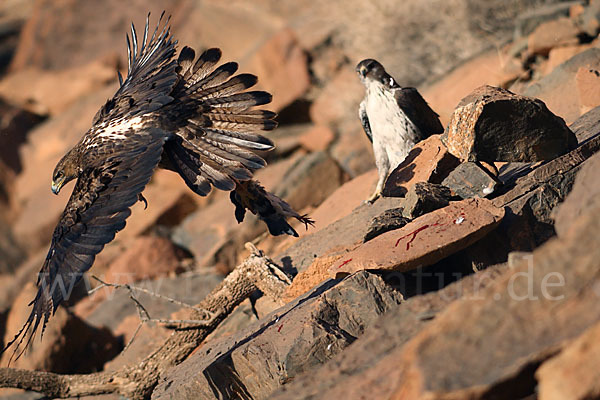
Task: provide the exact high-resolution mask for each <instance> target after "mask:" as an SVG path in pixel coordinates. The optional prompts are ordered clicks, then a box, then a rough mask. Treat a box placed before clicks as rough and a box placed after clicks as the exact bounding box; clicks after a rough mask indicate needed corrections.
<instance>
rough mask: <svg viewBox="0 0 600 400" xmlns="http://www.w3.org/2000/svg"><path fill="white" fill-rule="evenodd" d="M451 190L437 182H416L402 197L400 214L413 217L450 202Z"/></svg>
mask: <svg viewBox="0 0 600 400" xmlns="http://www.w3.org/2000/svg"><path fill="white" fill-rule="evenodd" d="M451 199H452V192H451V191H450V189H448V188H447V187H446V186H442V185H439V184H437V183H429V182H417V183H415V184H414V185H413V186H411V187H410V189H409V190H408V193H406V197H405V198H404V208H403V210H402V215H404V216H405V217H406V218H410V219H414V218H417V217H420V216H421V215H424V214H427V213H429V212H431V211H434V210H437V209H439V208H442V207H446V206H447V205H448V204H450V200H451Z"/></svg>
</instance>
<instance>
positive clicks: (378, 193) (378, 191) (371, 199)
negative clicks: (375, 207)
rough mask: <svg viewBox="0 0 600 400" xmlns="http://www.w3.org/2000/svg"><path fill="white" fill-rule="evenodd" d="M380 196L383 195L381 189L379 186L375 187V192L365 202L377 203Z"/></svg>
mask: <svg viewBox="0 0 600 400" xmlns="http://www.w3.org/2000/svg"><path fill="white" fill-rule="evenodd" d="M380 197H381V189H380V188H377V189H375V191H374V192H373V194H372V195H371V196H370V197H369V198H368V199H367V200H365V203H368V204H373V203H375V200H377V199H378V198H380Z"/></svg>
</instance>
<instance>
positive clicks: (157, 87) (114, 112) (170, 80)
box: [93, 12, 177, 126]
mask: <svg viewBox="0 0 600 400" xmlns="http://www.w3.org/2000/svg"><path fill="white" fill-rule="evenodd" d="M163 16H164V12H163V14H161V16H160V19H159V20H158V24H157V25H156V28H154V32H153V33H152V36H150V37H149V34H148V25H149V20H150V14H148V17H147V18H146V25H145V27H144V36H143V38H142V42H141V47H140V46H139V45H138V44H139V43H138V37H137V33H136V30H135V26H134V25H133V24H131V41H130V40H129V35H127V56H128V69H127V78H126V79H125V80H124V81H123V77H122V76H121V73H120V72H119V73H118V74H119V83H120V85H121V86H120V87H119V89H118V90H117V93H115V95H114V97H113V98H112V99H110V100H108V101H107V102H106V104H105V105H104V106H103V107H102V108H101V109H100V110H99V111H98V113H97V114H96V116H95V117H94V121H93V125H95V126H97V125H106V124H107V123H108V122H109V121H111V120H113V121H114V120H118V119H122V118H124V117H127V118H131V117H135V116H137V115H141V114H146V113H149V112H152V111H156V110H158V109H159V108H161V107H162V106H164V105H165V104H168V103H170V102H171V101H172V100H173V98H172V97H171V96H169V94H170V92H171V90H172V89H173V86H174V85H175V83H176V82H177V74H176V73H175V69H176V67H177V60H175V59H174V58H173V56H174V55H175V45H176V44H177V41H176V40H173V39H172V38H171V36H170V27H169V19H167V20H166V21H165V24H164V26H163V27H162V29H161V30H160V33H159V29H160V26H161V22H162V20H163Z"/></svg>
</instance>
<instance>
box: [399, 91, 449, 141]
mask: <svg viewBox="0 0 600 400" xmlns="http://www.w3.org/2000/svg"><path fill="white" fill-rule="evenodd" d="M394 97H395V98H396V102H397V103H398V106H399V107H400V108H401V109H402V111H404V113H405V114H406V116H407V117H408V118H409V119H410V120H411V121H412V122H413V123H414V124H415V125H416V126H418V127H419V128H420V129H421V131H422V132H421V133H422V134H423V137H422V138H421V139H424V138H425V137H428V136H430V135H436V134H438V133H442V132H444V127H443V126H442V123H441V122H440V118H439V115H437V114H436V112H435V111H433V110H432V109H431V107H429V104H427V102H426V101H425V99H424V98H423V97H422V96H421V94H420V93H419V92H418V91H417V89H415V88H412V87H405V88H400V89H396V90H394Z"/></svg>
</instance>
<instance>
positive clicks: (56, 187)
mask: <svg viewBox="0 0 600 400" xmlns="http://www.w3.org/2000/svg"><path fill="white" fill-rule="evenodd" d="M78 175H79V167H78V163H77V152H76V151H74V150H71V151H69V152H68V153H67V154H65V156H64V157H63V158H62V159H61V160H60V161H59V162H58V164H56V167H55V168H54V172H53V173H52V193H54V194H58V193H59V192H60V189H61V188H62V187H63V186H64V185H65V183H67V182H70V181H72V180H73V179H75V178H77V176H78Z"/></svg>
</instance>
